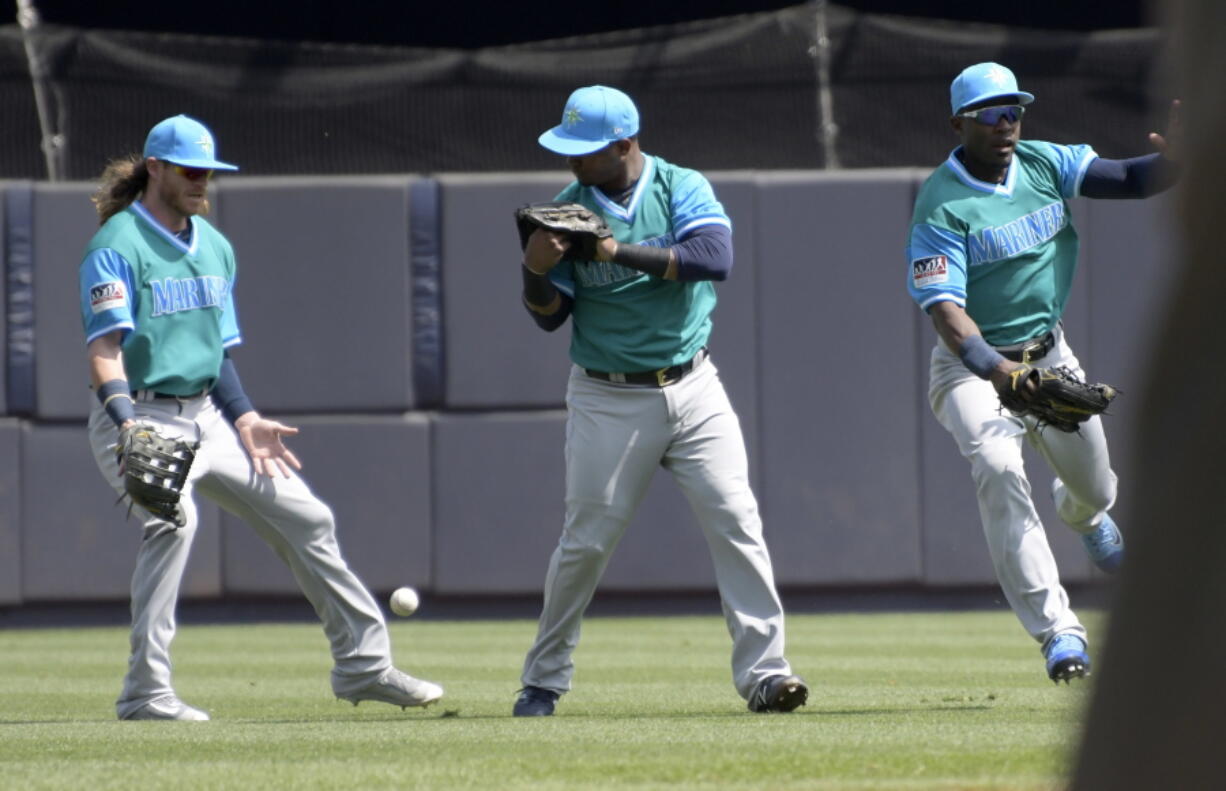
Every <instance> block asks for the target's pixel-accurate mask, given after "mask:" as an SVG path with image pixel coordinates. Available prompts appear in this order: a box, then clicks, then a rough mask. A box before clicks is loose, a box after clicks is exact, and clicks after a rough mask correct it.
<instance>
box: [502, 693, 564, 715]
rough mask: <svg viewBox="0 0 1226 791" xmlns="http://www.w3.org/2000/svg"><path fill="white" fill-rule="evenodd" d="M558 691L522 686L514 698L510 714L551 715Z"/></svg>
mask: <svg viewBox="0 0 1226 791" xmlns="http://www.w3.org/2000/svg"><path fill="white" fill-rule="evenodd" d="M557 702H558V693H556V692H554V691H553V690H552V689H545V688H543V687H524V688H523V689H521V690H520V691H519V697H518V698H516V699H515V708H513V709H511V714H512V715H513V716H515V717H552V716H553V706H554V704H555V703H557Z"/></svg>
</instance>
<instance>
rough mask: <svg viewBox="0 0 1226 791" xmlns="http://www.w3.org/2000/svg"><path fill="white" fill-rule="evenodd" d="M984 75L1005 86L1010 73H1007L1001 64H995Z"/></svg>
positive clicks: (1000, 85) (999, 85) (998, 84)
mask: <svg viewBox="0 0 1226 791" xmlns="http://www.w3.org/2000/svg"><path fill="white" fill-rule="evenodd" d="M983 76H984V77H985V78H987V79H989V80H991V81H992V82H994V83H996V85H997V86H998V87H1001V88H1003V87H1005V85H1007V84H1008V83H1009V75H1008V74H1005V70H1004V69H1002V68H1000V67H999V66H993V67H992V68H990V69H988V73H987V74H985V75H983Z"/></svg>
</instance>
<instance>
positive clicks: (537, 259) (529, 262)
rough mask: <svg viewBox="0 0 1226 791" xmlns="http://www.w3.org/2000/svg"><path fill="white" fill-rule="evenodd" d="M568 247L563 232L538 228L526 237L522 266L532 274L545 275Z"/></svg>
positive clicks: (556, 263)
mask: <svg viewBox="0 0 1226 791" xmlns="http://www.w3.org/2000/svg"><path fill="white" fill-rule="evenodd" d="M569 248H570V242H569V241H567V239H566V237H565V236H564V235H563V234H560V233H553V232H552V231H547V230H545V229H544V228H538V229H537V230H535V231H533V232H532V234H531V235H530V236H529V237H528V243H527V245H525V247H524V266H526V267H528V269H529V270H531V271H532V272H533V273H534V274H537V275H547V274H549V270H551V269H553V268H554V267H555V266H557V265H558V262H559V261H561V260H562V256H563V255H565V254H566V251H567V249H569Z"/></svg>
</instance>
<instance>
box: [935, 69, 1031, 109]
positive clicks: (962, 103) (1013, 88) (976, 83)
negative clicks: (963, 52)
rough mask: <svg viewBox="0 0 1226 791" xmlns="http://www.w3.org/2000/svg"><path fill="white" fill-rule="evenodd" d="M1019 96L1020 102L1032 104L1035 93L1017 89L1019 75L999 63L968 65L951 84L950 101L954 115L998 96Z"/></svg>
mask: <svg viewBox="0 0 1226 791" xmlns="http://www.w3.org/2000/svg"><path fill="white" fill-rule="evenodd" d="M1013 96H1016V97H1017V101H1018V103H1019V104H1030V103H1031V102H1033V101H1034V94H1030V93H1026V92H1025V91H1019V90H1018V89H1017V77H1014V76H1013V72H1011V71H1009V70H1008V69H1006V68H1005V67H1004V66H1002V65H1000V64H999V63H976V64H975V65H974V66H967V67H966V68H965V69H963V70H962V73H961V74H959V75H958V76H957V77H955V78H954V81H953V83H952V84H950V86H949V103H950V105H952V106H953V112H954V115H957V114H958V111H959V110H961V109H962V108H964V107H968V106H970V105H972V104H978V103H979V102H982V101H986V100H988V99H996V98H998V97H1002V98H1003V97H1013Z"/></svg>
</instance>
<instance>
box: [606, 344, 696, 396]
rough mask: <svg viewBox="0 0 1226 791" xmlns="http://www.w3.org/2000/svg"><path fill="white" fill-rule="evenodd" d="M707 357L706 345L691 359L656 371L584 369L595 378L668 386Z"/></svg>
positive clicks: (623, 382)
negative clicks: (621, 372)
mask: <svg viewBox="0 0 1226 791" xmlns="http://www.w3.org/2000/svg"><path fill="white" fill-rule="evenodd" d="M705 359H707V348H706V347H705V346H704V347H703V348H701V349H699V350H698V354H695V355H694V356H693V357H692V358H690V359H689V360H686V361H685V362H683V363H679V364H678V365H671V366H669V367H668V368H657V369H656V370H654V371H632V372H630V373H626V374H617V373H609V372H607V371H593V370H592V369H590V368H584V369H583V371H584V373H586V374H587V375H588V376H591V377H593V378H595V379H603V380H604V381H606V382H615V383H616V384H627V385H651V386H652V387H667V386H669V385H671V384H676V383H677V382H680V381H681V380H682V379H683V378H685V375H686V374H688V373H689V372H690V371H693V370H694V369H695V368H697V367H698V366H699V365H701V364H702V361H703V360H705Z"/></svg>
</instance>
